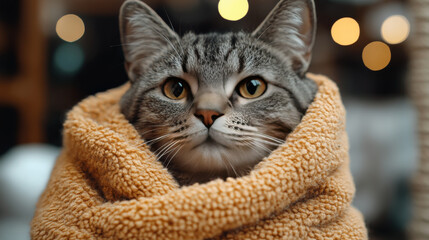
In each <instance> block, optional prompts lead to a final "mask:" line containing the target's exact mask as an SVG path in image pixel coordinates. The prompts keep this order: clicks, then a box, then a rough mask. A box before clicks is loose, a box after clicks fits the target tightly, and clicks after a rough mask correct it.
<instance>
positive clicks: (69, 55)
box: [54, 43, 85, 74]
mask: <svg viewBox="0 0 429 240" xmlns="http://www.w3.org/2000/svg"><path fill="white" fill-rule="evenodd" d="M84 58H85V55H84V52H83V49H82V48H81V47H80V46H79V45H77V44H75V43H63V44H61V45H60V46H59V47H58V48H57V49H56V50H55V53H54V66H55V67H56V68H57V69H58V70H60V71H61V72H63V73H66V74H73V73H76V72H77V71H79V69H80V68H81V67H82V65H83V62H84V60H85V59H84Z"/></svg>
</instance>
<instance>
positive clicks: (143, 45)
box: [119, 0, 179, 82]
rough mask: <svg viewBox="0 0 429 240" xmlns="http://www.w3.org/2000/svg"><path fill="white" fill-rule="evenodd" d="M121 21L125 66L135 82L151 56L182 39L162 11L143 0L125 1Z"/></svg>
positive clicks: (131, 79)
mask: <svg viewBox="0 0 429 240" xmlns="http://www.w3.org/2000/svg"><path fill="white" fill-rule="evenodd" d="M119 25H120V26H119V27H120V33H121V42H122V46H123V50H124V57H125V67H126V70H127V73H128V76H129V78H130V81H131V82H133V81H134V80H135V79H136V77H137V76H138V74H139V73H140V72H141V71H144V69H145V67H147V66H146V65H147V64H148V60H149V59H150V58H151V57H153V56H154V55H156V54H157V52H159V51H160V50H161V49H162V48H163V47H167V46H170V45H171V44H173V43H174V42H177V41H178V40H179V37H178V35H177V34H176V33H175V32H174V31H173V30H171V29H170V28H169V27H168V26H167V24H165V22H164V21H163V20H162V19H161V18H160V17H159V16H158V14H156V13H155V11H153V10H152V9H151V8H150V7H149V6H148V5H146V4H145V3H143V2H141V1H139V0H127V1H125V2H124V4H123V5H122V7H121V11H120V15H119Z"/></svg>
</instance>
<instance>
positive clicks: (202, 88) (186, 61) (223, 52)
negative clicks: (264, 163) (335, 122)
mask: <svg viewBox="0 0 429 240" xmlns="http://www.w3.org/2000/svg"><path fill="white" fill-rule="evenodd" d="M120 22H121V24H120V26H121V37H122V43H123V49H124V55H125V59H126V67H127V73H128V75H129V78H130V82H131V84H132V86H131V88H130V89H129V90H128V91H127V92H126V94H125V95H124V96H123V98H122V99H121V103H120V104H121V111H122V113H123V114H124V115H125V117H126V118H127V119H128V120H129V121H130V123H131V124H133V125H134V127H135V128H136V129H137V130H138V132H139V133H140V135H141V136H142V138H143V139H145V141H146V143H147V144H149V145H150V146H151V149H152V150H153V151H154V152H155V153H156V154H157V156H158V159H159V160H161V161H162V162H163V163H164V165H165V166H166V167H168V168H171V169H175V170H179V171H183V172H190V173H199V174H201V173H202V174H208V175H223V176H225V175H226V176H238V175H241V174H243V173H244V172H246V171H247V170H249V169H251V167H253V166H254V165H255V164H256V163H258V162H259V161H260V160H262V158H263V157H265V156H267V155H268V154H269V153H270V152H271V151H272V150H273V149H275V148H276V147H277V146H278V145H279V144H281V143H283V142H284V141H285V139H286V136H287V134H288V133H289V132H290V131H292V130H293V129H294V128H295V127H296V125H298V123H299V122H300V120H301V118H302V116H303V114H304V113H305V111H306V109H307V107H308V105H309V104H310V103H311V101H312V99H313V97H314V94H315V92H316V85H315V83H314V82H312V81H311V80H309V79H306V78H305V77H304V74H305V72H306V71H307V68H308V65H309V61H310V58H311V48H312V46H313V42H314V34H315V28H314V26H315V14H314V3H313V2H312V1H310V0H308V1H305V0H289V1H281V2H279V4H278V5H277V6H276V8H275V9H274V10H273V11H272V12H271V13H270V15H269V16H268V17H267V19H266V20H265V21H264V22H263V23H262V24H261V25H260V26H259V27H258V28H257V29H256V30H255V32H253V33H252V34H248V33H244V32H239V33H228V34H204V35H195V34H193V33H188V34H186V35H184V36H183V37H179V36H178V35H177V34H176V33H174V32H173V31H172V30H171V29H170V28H169V27H168V26H166V24H165V23H164V22H163V21H162V20H161V19H160V18H159V17H158V16H157V15H156V13H155V12H154V11H153V10H152V9H150V8H149V7H148V6H146V5H145V4H144V3H142V2H139V1H136V0H131V1H127V2H125V3H124V5H123V7H122V9H121V17H120Z"/></svg>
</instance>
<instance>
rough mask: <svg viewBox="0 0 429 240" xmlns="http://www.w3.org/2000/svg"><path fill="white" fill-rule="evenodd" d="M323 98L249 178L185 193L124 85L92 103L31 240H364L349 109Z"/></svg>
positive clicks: (323, 86) (321, 81) (74, 116)
mask: <svg viewBox="0 0 429 240" xmlns="http://www.w3.org/2000/svg"><path fill="white" fill-rule="evenodd" d="M308 76H309V77H310V78H312V79H314V80H315V81H316V82H317V84H318V86H319V90H318V93H317V95H316V97H315V100H314V102H313V103H312V104H311V106H310V108H309V109H308V111H307V113H306V114H305V116H304V118H303V119H302V122H301V123H300V124H299V125H298V127H297V128H296V129H295V130H294V131H293V132H292V133H291V134H290V135H289V136H288V138H287V140H286V142H285V143H284V144H283V145H281V146H280V147H279V148H278V149H276V150H275V151H273V152H272V153H271V155H269V156H268V157H266V158H265V159H264V160H263V161H262V162H260V163H259V164H258V165H257V166H256V167H255V169H254V170H253V171H252V172H251V173H250V174H249V175H247V176H244V177H241V178H237V179H233V178H229V179H227V180H226V181H223V180H215V181H212V182H209V183H206V184H195V185H192V186H189V187H182V188H179V186H178V184H177V183H176V182H175V181H174V179H173V177H172V176H171V175H170V174H169V172H168V171H167V170H166V169H165V168H163V166H162V164H161V163H160V162H158V161H157V160H156V159H155V157H154V155H153V154H152V153H151V152H150V150H149V149H148V147H147V146H146V145H145V144H144V143H143V141H142V140H141V139H140V136H139V135H138V133H137V132H136V130H135V129H134V128H133V126H132V125H130V124H129V123H128V122H127V120H126V119H125V118H124V116H123V115H122V114H121V113H120V111H119V106H118V101H119V99H120V97H121V95H122V94H123V93H124V92H125V90H126V89H127V88H128V87H129V86H128V85H125V86H122V87H119V88H117V89H113V90H110V91H107V92H105V93H100V94H97V95H96V96H92V97H89V98H87V99H85V100H83V101H82V102H81V103H79V104H78V105H77V106H76V107H74V108H73V109H72V110H71V111H70V112H69V113H68V116H67V121H66V122H65V124H64V149H63V151H62V154H61V155H60V157H59V158H58V161H57V163H56V166H55V168H54V170H53V172H52V175H51V178H50V181H49V183H48V186H47V188H46V190H45V192H44V193H43V195H42V196H41V198H40V200H39V203H38V205H37V209H36V212H35V216H34V219H33V221H32V223H31V236H32V238H33V239H187V240H190V239H207V238H215V239H359V240H361V239H367V232H366V228H365V225H364V221H363V218H362V216H361V214H360V213H359V212H358V211H357V210H356V209H354V208H353V207H352V206H351V201H352V198H353V194H354V191H355V189H354V185H353V180H352V177H351V175H350V170H349V159H348V142H347V135H346V132H345V111H344V107H343V105H342V102H341V98H340V95H339V92H338V89H337V87H336V85H335V84H334V83H333V82H331V81H330V80H329V79H327V78H325V77H322V76H316V75H310V74H309V75H308Z"/></svg>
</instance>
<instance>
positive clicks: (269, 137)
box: [251, 132, 285, 144]
mask: <svg viewBox="0 0 429 240" xmlns="http://www.w3.org/2000/svg"><path fill="white" fill-rule="evenodd" d="M251 135H254V136H257V137H261V138H265V139H267V140H271V141H272V142H275V143H278V144H283V143H284V142H285V141H284V140H282V139H280V138H276V137H272V136H269V135H266V134H263V133H256V132H255V133H252V134H251Z"/></svg>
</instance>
